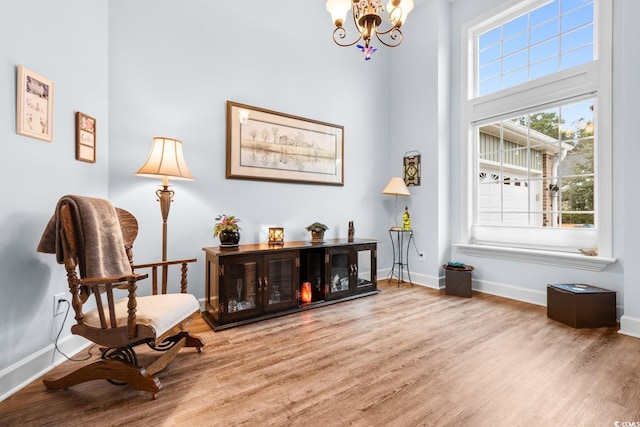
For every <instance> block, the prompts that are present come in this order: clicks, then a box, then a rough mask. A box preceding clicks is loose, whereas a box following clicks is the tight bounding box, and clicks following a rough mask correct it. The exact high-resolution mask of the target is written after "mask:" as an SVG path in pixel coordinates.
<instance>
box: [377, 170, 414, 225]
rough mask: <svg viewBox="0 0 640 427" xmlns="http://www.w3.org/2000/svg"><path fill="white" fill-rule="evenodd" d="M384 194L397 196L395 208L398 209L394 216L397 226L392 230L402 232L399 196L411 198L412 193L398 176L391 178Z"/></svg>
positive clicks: (383, 191)
mask: <svg viewBox="0 0 640 427" xmlns="http://www.w3.org/2000/svg"><path fill="white" fill-rule="evenodd" d="M382 194H388V195H392V196H395V207H396V213H395V215H394V221H395V225H394V226H393V227H391V230H402V227H401V226H399V225H398V196H410V195H411V193H410V192H409V189H408V188H407V186H406V185H405V183H404V181H403V180H402V178H399V177H397V176H396V177H393V178H391V180H390V181H389V183H388V184H387V186H386V187H384V190H382Z"/></svg>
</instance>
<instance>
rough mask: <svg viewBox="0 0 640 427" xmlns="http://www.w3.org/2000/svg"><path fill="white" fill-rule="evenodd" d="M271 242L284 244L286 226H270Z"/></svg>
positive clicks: (271, 243)
mask: <svg viewBox="0 0 640 427" xmlns="http://www.w3.org/2000/svg"><path fill="white" fill-rule="evenodd" d="M269 244H270V245H284V228H282V227H269Z"/></svg>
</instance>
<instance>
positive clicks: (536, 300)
mask: <svg viewBox="0 0 640 427" xmlns="http://www.w3.org/2000/svg"><path fill="white" fill-rule="evenodd" d="M472 283H473V285H472V289H473V290H474V291H478V292H483V293H485V294H491V295H496V296H499V297H503V298H509V299H513V300H516V301H522V302H527V303H529V304H535V305H541V306H543V307H546V306H547V292H546V290H545V291H544V292H542V291H535V290H532V289H524V288H519V287H517V286H513V285H507V284H505V283H498V282H490V281H487V280H475V279H474V280H472Z"/></svg>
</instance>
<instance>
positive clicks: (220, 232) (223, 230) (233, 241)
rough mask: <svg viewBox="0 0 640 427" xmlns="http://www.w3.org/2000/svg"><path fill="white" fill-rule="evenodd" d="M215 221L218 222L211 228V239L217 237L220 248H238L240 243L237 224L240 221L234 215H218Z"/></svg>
mask: <svg viewBox="0 0 640 427" xmlns="http://www.w3.org/2000/svg"><path fill="white" fill-rule="evenodd" d="M216 221H218V222H217V223H216V224H215V225H214V226H213V237H218V236H219V238H220V246H222V247H233V246H238V243H239V242H240V227H239V226H238V222H240V219H239V218H236V217H235V216H234V215H218V216H217V217H216Z"/></svg>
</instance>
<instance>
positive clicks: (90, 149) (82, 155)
mask: <svg viewBox="0 0 640 427" xmlns="http://www.w3.org/2000/svg"><path fill="white" fill-rule="evenodd" d="M76 160H80V161H82V162H88V163H95V162H96V119H94V118H93V117H91V116H87V115H86V114H83V113H81V112H79V111H78V112H76Z"/></svg>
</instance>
